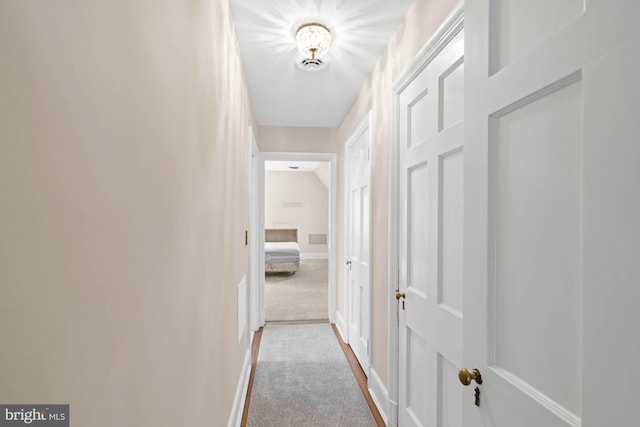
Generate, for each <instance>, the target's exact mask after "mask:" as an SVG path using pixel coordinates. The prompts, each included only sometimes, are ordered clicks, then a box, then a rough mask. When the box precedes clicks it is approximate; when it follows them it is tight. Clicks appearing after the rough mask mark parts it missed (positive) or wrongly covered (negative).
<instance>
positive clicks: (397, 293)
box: [396, 291, 406, 299]
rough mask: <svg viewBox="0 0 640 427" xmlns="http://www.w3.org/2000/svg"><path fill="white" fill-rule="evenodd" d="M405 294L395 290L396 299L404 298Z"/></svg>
mask: <svg viewBox="0 0 640 427" xmlns="http://www.w3.org/2000/svg"><path fill="white" fill-rule="evenodd" d="M405 296H406V295H405V293H404V292H400V291H396V299H400V298H404V297H405Z"/></svg>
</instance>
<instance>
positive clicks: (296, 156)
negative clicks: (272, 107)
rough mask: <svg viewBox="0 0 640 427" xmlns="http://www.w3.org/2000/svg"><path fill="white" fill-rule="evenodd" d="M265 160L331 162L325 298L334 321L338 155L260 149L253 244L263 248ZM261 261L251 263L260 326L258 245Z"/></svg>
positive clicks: (261, 290)
mask: <svg viewBox="0 0 640 427" xmlns="http://www.w3.org/2000/svg"><path fill="white" fill-rule="evenodd" d="M267 161H303V162H304V161H309V162H329V166H330V171H331V173H330V186H329V224H328V227H329V241H328V242H327V243H328V248H329V259H328V264H329V265H328V267H329V283H328V286H329V301H328V311H329V313H328V317H329V322H331V323H335V318H336V306H337V304H336V302H337V301H336V298H337V297H336V295H337V292H336V257H337V254H336V235H337V227H336V218H337V205H338V204H337V188H338V185H337V166H336V164H337V155H336V154H335V153H296V152H266V151H264V152H260V154H259V155H258V159H257V163H258V165H257V167H258V179H259V190H258V191H257V192H256V197H257V199H256V200H254V202H255V203H254V205H253V206H254V208H255V210H256V211H257V216H258V221H257V224H258V226H259V228H258V230H257V232H256V233H255V234H257V236H256V237H257V239H256V247H257V248H264V227H265V225H264V224H265V218H264V206H265V190H264V185H265V163H266V162H267ZM259 252H260V261H259V262H258V263H257V265H256V266H255V267H254V268H255V271H252V272H253V273H254V274H257V275H258V277H259V278H260V286H258V288H257V289H256V295H255V298H256V301H257V302H258V304H257V306H256V307H255V310H256V311H257V312H256V313H253V315H255V316H257V317H258V318H259V319H260V321H259V323H260V326H264V324H265V305H264V250H263V249H260V250H259Z"/></svg>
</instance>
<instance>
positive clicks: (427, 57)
mask: <svg viewBox="0 0 640 427" xmlns="http://www.w3.org/2000/svg"><path fill="white" fill-rule="evenodd" d="M463 25H464V5H463V4H462V3H461V4H460V5H459V6H458V7H457V8H456V9H455V10H454V11H453V12H452V13H451V14H450V15H449V17H448V18H447V19H446V20H445V21H444V23H443V25H442V26H441V27H440V28H439V29H438V30H437V31H436V32H435V33H434V35H433V36H432V37H431V39H429V41H427V43H426V44H425V45H424V46H423V48H422V49H421V50H420V51H419V52H418V54H417V55H416V58H415V59H414V60H413V61H412V62H411V63H410V64H409V65H408V66H407V67H406V68H405V71H404V72H403V73H402V74H401V75H400V77H399V78H398V79H397V80H396V82H395V83H394V85H393V86H392V91H393V93H392V100H391V102H392V105H391V112H392V113H391V135H390V148H389V175H390V178H389V179H390V182H389V188H390V194H389V261H388V262H389V273H388V274H389V275H388V306H387V307H388V319H389V329H388V334H389V336H388V342H389V352H388V365H387V366H388V386H389V388H388V389H389V410H388V414H389V423H388V425H390V426H396V425H398V401H399V391H400V390H399V385H400V384H399V369H400V361H399V317H398V316H399V312H398V302H397V301H396V298H395V292H396V290H397V289H398V287H399V283H400V276H401V274H402V275H406V272H401V271H400V270H401V269H400V263H399V254H400V245H401V244H402V243H401V242H400V237H399V236H400V223H401V218H400V209H399V204H400V192H399V189H400V183H401V181H402V178H401V176H400V174H401V173H405V172H403V171H401V168H400V155H399V149H400V144H401V143H402V141H407V142H408V141H409V140H408V139H407V138H406V135H405V136H404V138H403V135H401V129H402V126H401V125H402V123H401V120H402V119H401V105H402V101H401V94H402V92H403V91H404V90H405V89H407V87H408V86H409V85H411V83H412V82H414V80H415V79H416V78H417V77H418V76H419V75H420V73H421V72H422V71H423V70H424V69H425V68H426V67H427V66H428V65H429V64H430V63H431V62H432V61H433V60H434V59H435V58H436V57H437V56H438V54H439V53H440V52H441V51H442V50H443V49H444V48H445V47H446V46H448V44H449V43H450V42H451V41H452V40H453V39H454V38H455V37H456V36H457V35H458V34H459V33H460V32H461V31H462V29H463ZM460 65H461V63H460V62H459V60H457V61H454V62H452V64H450V65H449V66H448V67H446V69H445V71H444V72H443V73H441V75H440V76H438V77H439V78H440V79H439V80H438V83H437V84H436V85H437V87H442V86H444V81H443V78H444V79H445V80H446V77H447V76H449V75H451V72H455V70H456V69H457V67H459V66H460ZM447 72H449V74H447ZM424 96H428V94H427V95H424V94H423V97H424ZM441 111H444V101H443V100H442V99H438V100H437V107H436V110H435V113H436V114H437V115H438V116H439V114H438V113H439V112H441ZM445 123H446V126H445ZM409 129H411V128H410V127H409ZM435 130H436V131H437V132H439V133H441V134H442V135H441V136H442V137H443V140H444V139H450V141H452V142H451V144H449V146H448V148H447V149H446V150H444V151H445V152H446V153H443V154H452V150H453V151H454V152H455V150H457V149H458V147H457V146H456V145H455V144H454V143H453V140H454V139H458V141H460V139H459V138H456V135H460V134H461V132H462V126H461V123H460V124H458V123H457V122H456V121H453V122H452V123H448V122H446V121H444V120H441V119H440V118H438V120H436V122H435ZM421 145H423V144H414V147H413V148H412V149H414V150H417V151H416V152H418V151H421V150H424V148H423V147H421ZM458 145H459V144H458ZM437 163H439V162H438V161H436V164H435V165H432V166H435V167H436V168H438V167H439V165H438V164H437ZM435 267H436V268H438V266H435ZM434 354H435V353H434ZM438 354H439V353H438ZM440 357H441V355H440ZM438 360H439V359H438V358H436V359H435V360H434V361H433V363H430V364H429V365H430V366H429V369H431V370H432V371H433V374H434V375H435V376H436V377H438V375H440V371H439V368H438V366H439V365H438ZM455 362H456V363H457V362H458V361H455ZM432 368H433V369H432ZM434 379H436V378H435V377H434ZM434 384H435V385H434V386H433V387H435V388H434V389H433V392H434V393H437V392H438V390H444V389H448V388H449V387H448V386H447V385H443V382H442V381H440V382H435V383H434ZM447 384H448V383H447ZM437 412H438V414H437V417H438V419H443V418H442V417H445V418H446V415H444V414H445V413H449V412H448V410H446V408H444V407H443V408H440V410H438V411H437Z"/></svg>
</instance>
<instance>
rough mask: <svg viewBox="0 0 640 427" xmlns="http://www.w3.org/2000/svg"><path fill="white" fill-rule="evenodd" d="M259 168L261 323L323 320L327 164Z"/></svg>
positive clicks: (284, 162)
mask: <svg viewBox="0 0 640 427" xmlns="http://www.w3.org/2000/svg"><path fill="white" fill-rule="evenodd" d="M264 165H265V169H264V177H265V179H264V228H265V234H264V235H265V281H264V283H265V285H264V286H265V287H264V309H265V317H264V319H265V321H266V322H308V321H328V320H329V245H328V243H329V239H330V238H329V235H330V233H329V226H330V224H329V222H330V221H329V218H330V205H331V203H330V194H331V164H330V162H328V161H306V160H267V161H265V164H264Z"/></svg>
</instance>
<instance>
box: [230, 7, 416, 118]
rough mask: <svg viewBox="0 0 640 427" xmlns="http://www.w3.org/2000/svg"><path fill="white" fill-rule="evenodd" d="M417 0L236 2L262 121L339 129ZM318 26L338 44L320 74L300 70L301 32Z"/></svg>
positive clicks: (245, 60) (243, 47) (251, 87)
mask: <svg viewBox="0 0 640 427" xmlns="http://www.w3.org/2000/svg"><path fill="white" fill-rule="evenodd" d="M411 3H412V0H230V4H231V13H232V16H233V21H234V24H235V27H236V32H237V35H238V41H239V43H240V54H241V56H242V62H243V65H244V70H245V74H246V77H247V81H248V85H249V91H250V94H251V101H252V104H253V108H254V112H255V115H256V121H257V122H258V125H263V126H308V127H332V128H333V127H337V126H339V125H340V123H341V122H342V119H343V118H344V116H345V115H346V114H347V112H348V111H349V109H350V108H351V105H352V104H353V101H354V100H355V98H356V96H357V94H358V93H359V92H360V89H361V88H362V85H363V84H364V82H365V80H366V79H367V77H368V76H369V74H370V73H371V70H372V68H373V66H374V65H375V63H376V62H377V60H378V58H379V57H380V55H381V54H382V53H383V52H384V49H385V47H386V46H387V44H388V43H389V40H390V38H391V36H392V35H393V34H394V33H395V31H396V29H397V27H398V25H399V24H400V22H402V19H403V18H404V15H405V14H406V11H407V9H408V8H409V6H410V5H411ZM305 22H320V23H323V24H325V25H327V26H329V28H330V29H331V30H332V35H333V36H334V37H333V42H332V45H331V48H330V50H329V53H328V54H327V55H326V56H325V57H323V58H322V59H323V60H325V61H326V62H327V67H326V68H325V69H323V70H320V71H316V72H308V71H304V70H301V69H299V68H298V67H297V66H296V61H298V60H300V59H301V57H300V54H299V53H298V51H297V48H296V42H295V30H296V29H297V28H298V27H299V26H300V25H301V24H303V23H305Z"/></svg>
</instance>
